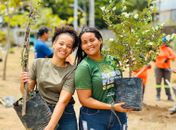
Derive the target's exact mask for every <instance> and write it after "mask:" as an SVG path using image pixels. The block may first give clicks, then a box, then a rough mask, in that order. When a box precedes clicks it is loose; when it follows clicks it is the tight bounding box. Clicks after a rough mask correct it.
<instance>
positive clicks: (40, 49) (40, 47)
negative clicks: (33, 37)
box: [34, 27, 53, 58]
mask: <svg viewBox="0 0 176 130" xmlns="http://www.w3.org/2000/svg"><path fill="white" fill-rule="evenodd" d="M37 35H38V39H37V41H36V42H35V44H34V48H35V58H47V57H48V58H51V57H52V55H53V51H52V50H51V49H50V48H49V46H48V45H47V44H46V43H45V42H46V41H47V40H48V38H49V29H48V28H46V27H42V28H40V29H39V31H38V33H37Z"/></svg>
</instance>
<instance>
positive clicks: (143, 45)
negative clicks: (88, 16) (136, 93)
mask: <svg viewBox="0 0 176 130" xmlns="http://www.w3.org/2000/svg"><path fill="white" fill-rule="evenodd" d="M151 2H152V1H148V4H147V7H146V8H144V9H143V10H141V11H140V10H134V11H133V12H127V5H128V3H127V0H123V1H120V2H115V1H112V0H111V1H110V2H109V5H108V6H106V7H103V8H102V10H103V18H104V20H105V21H106V23H107V24H108V26H109V28H110V29H111V30H112V31H113V32H114V34H115V36H116V38H115V39H114V40H113V41H111V42H110V43H109V47H110V49H109V50H108V53H110V54H112V55H114V56H116V57H117V58H118V59H119V60H120V62H121V67H122V68H127V67H128V68H129V76H131V73H132V71H134V70H137V69H139V68H141V67H142V66H143V65H146V64H148V63H149V62H150V61H151V60H154V59H155V56H156V55H157V50H158V48H159V46H160V44H161V37H162V34H161V32H160V31H161V26H160V25H157V26H155V27H153V26H152V11H153V10H154V7H153V6H151ZM117 10H121V13H120V14H119V15H117V13H114V12H116V11H117ZM117 21H119V22H117Z"/></svg>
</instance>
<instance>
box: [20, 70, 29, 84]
mask: <svg viewBox="0 0 176 130" xmlns="http://www.w3.org/2000/svg"><path fill="white" fill-rule="evenodd" d="M20 81H21V83H28V82H29V74H28V72H22V73H21V75H20Z"/></svg>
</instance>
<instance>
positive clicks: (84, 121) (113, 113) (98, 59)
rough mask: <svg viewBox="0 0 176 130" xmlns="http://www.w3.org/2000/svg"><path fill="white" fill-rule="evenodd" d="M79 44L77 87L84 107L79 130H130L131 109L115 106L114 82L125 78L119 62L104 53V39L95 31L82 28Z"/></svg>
mask: <svg viewBox="0 0 176 130" xmlns="http://www.w3.org/2000/svg"><path fill="white" fill-rule="evenodd" d="M79 40H80V45H79V47H78V52H77V58H78V63H79V65H78V67H77V69H76V73H75V86H76V89H77V94H78V98H79V101H80V103H81V104H82V107H81V109H80V120H79V125H80V126H79V127H80V130H87V129H88V130H90V129H94V130H122V129H123V130H127V116H126V112H128V111H129V109H124V108H123V107H122V105H124V103H122V102H121V103H114V99H115V87H114V79H115V78H117V77H121V76H122V73H121V70H120V69H119V68H118V66H117V65H118V60H117V59H116V58H114V57H112V56H110V55H103V54H102V53H101V49H102V45H103V38H102V36H101V34H100V32H99V31H98V30H97V29H96V28H91V27H85V28H83V30H82V32H81V33H80V35H79ZM85 77H86V78H85Z"/></svg>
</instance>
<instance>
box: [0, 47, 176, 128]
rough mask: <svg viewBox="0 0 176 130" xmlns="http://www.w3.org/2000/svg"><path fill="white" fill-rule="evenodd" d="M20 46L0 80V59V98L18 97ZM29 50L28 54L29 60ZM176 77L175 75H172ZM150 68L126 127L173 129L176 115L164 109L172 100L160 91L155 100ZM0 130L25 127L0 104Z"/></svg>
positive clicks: (1, 65) (10, 58) (10, 111)
mask: <svg viewBox="0 0 176 130" xmlns="http://www.w3.org/2000/svg"><path fill="white" fill-rule="evenodd" d="M20 53H21V49H20V48H15V49H14V53H13V54H9V56H8V64H7V73H6V80H5V81H4V80H2V68H3V62H0V72H1V73H0V98H2V97H4V96H14V97H16V99H18V98H19V97H21V94H20V92H19V74H20V72H21V65H20V57H21V55H20ZM32 59H33V52H32V51H31V54H30V63H31V61H32ZM175 76H176V75H175ZM154 83H155V81H154V73H153V68H152V69H151V70H150V71H149V79H148V84H147V86H146V92H145V96H144V105H143V109H142V111H140V112H131V113H128V126H129V129H128V130H176V114H175V115H170V114H169V112H168V108H170V107H171V106H172V105H173V104H174V102H169V101H167V98H166V96H165V93H164V91H163V90H162V97H161V101H155V88H154ZM75 99H76V104H75V109H76V112H77V115H78V114H79V107H80V104H79V102H78V101H77V96H76V95H75ZM0 130H25V128H24V127H23V125H22V123H21V122H20V120H19V119H18V117H17V115H16V113H15V111H14V110H13V108H6V107H4V106H3V105H2V104H0Z"/></svg>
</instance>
